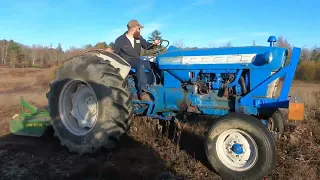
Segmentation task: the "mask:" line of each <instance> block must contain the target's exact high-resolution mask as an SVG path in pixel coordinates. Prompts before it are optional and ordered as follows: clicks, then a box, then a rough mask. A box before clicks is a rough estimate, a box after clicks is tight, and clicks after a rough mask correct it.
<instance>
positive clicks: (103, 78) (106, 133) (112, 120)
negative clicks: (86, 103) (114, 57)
mask: <svg viewBox="0 0 320 180" xmlns="http://www.w3.org/2000/svg"><path fill="white" fill-rule="evenodd" d="M74 80H79V82H81V81H82V82H84V83H86V84H87V85H89V86H88V87H90V89H91V90H93V91H92V92H94V93H93V94H95V97H96V100H97V101H94V102H96V103H93V104H95V105H97V106H94V107H96V110H97V111H96V112H97V116H96V118H93V119H95V121H94V122H95V123H92V124H94V125H93V126H91V129H90V128H89V130H88V128H87V127H85V128H83V129H86V128H87V130H88V132H87V133H80V132H81V131H80V129H79V130H78V131H76V130H74V131H70V129H72V128H71V127H73V126H71V125H74V126H75V123H77V122H78V123H79V121H77V120H76V119H75V118H74V117H73V114H75V110H74V109H73V108H71V106H72V105H73V104H72V103H75V102H74V101H76V100H74V95H73V94H72V93H74V92H76V91H78V90H77V88H76V87H73V88H72V86H71V85H70V88H69V89H70V90H69V91H70V92H67V91H64V90H63V88H64V87H67V86H66V85H68V84H72V83H70V82H71V81H74ZM78 87H79V86H78ZM78 89H79V88H78ZM63 92H65V93H63ZM83 92H84V93H86V92H85V91H83ZM79 96H80V95H79ZM63 97H64V98H63ZM47 98H48V104H49V106H48V111H49V113H50V116H51V119H52V126H53V129H54V131H55V136H57V137H58V138H59V139H60V142H61V145H63V146H66V147H67V148H68V149H69V151H70V152H75V153H78V154H89V153H94V152H96V151H97V150H98V149H100V148H102V147H104V148H107V149H111V148H114V147H115V146H116V145H117V143H118V142H119V138H120V137H121V135H123V134H124V133H126V131H127V130H128V129H129V127H130V125H131V116H132V107H131V104H130V102H131V96H130V93H129V92H128V88H127V80H125V79H123V78H122V77H121V76H120V74H119V69H116V68H114V67H113V66H112V65H111V64H110V62H109V61H104V60H103V59H102V58H100V57H97V56H94V55H82V56H77V57H74V58H72V59H70V60H68V61H66V62H64V64H63V65H62V66H61V67H60V68H59V69H58V70H56V74H55V78H54V79H53V80H52V81H51V82H50V91H49V92H48V93H47ZM68 98H69V100H70V102H71V104H70V103H69V104H68V102H69V101H68ZM71 100H72V101H71ZM59 102H60V103H59ZM61 102H66V103H64V105H61V104H63V103H61ZM59 104H60V108H59ZM70 110H72V113H73V114H72V113H71V112H70V113H68V112H69V111H70ZM79 113H81V112H80V111H79ZM78 117H79V116H78ZM90 117H91V116H90ZM66 119H68V122H70V123H66ZM74 128H76V126H75V127H74ZM83 132H85V131H83Z"/></svg>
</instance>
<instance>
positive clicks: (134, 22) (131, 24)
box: [127, 19, 144, 29]
mask: <svg viewBox="0 0 320 180" xmlns="http://www.w3.org/2000/svg"><path fill="white" fill-rule="evenodd" d="M136 26H138V27H140V28H141V29H142V28H144V26H142V25H141V24H140V23H139V22H138V21H137V20H135V19H133V20H130V21H129V22H128V24H127V27H128V28H132V27H136Z"/></svg>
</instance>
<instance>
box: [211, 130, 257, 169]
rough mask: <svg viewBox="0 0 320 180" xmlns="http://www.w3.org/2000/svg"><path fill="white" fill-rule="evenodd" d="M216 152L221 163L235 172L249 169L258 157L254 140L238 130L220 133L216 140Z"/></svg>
mask: <svg viewBox="0 0 320 180" xmlns="http://www.w3.org/2000/svg"><path fill="white" fill-rule="evenodd" d="M222 147H223V148H222ZM216 151H217V154H218V157H219V158H220V160H221V162H222V163H223V164H225V165H226V166H228V167H229V168H230V169H233V170H235V171H244V170H246V169H249V168H251V167H252V166H253V165H254V164H255V162H256V160H257V157H258V148H257V145H256V144H255V142H254V140H253V139H252V138H251V137H250V136H249V135H248V134H247V133H245V132H244V131H241V130H238V129H230V130H227V131H225V132H223V133H221V135H220V136H219V137H218V139H217V144H216Z"/></svg>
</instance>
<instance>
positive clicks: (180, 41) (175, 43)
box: [172, 39, 185, 48]
mask: <svg viewBox="0 0 320 180" xmlns="http://www.w3.org/2000/svg"><path fill="white" fill-rule="evenodd" d="M172 45H173V46H175V47H177V48H184V47H185V46H184V43H183V40H182V39H180V40H178V41H175V42H174V43H173V44H172Z"/></svg>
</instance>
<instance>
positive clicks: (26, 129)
mask: <svg viewBox="0 0 320 180" xmlns="http://www.w3.org/2000/svg"><path fill="white" fill-rule="evenodd" d="M21 108H22V111H21V113H20V114H15V115H14V116H13V117H12V120H11V121H10V132H11V133H12V134H14V135H20V136H33V137H41V136H42V135H43V134H44V133H45V130H46V128H47V127H48V126H50V125H51V124H50V115H49V113H48V112H47V111H39V110H38V109H37V108H36V107H34V106H32V105H31V104H29V103H27V102H26V101H25V100H24V99H23V97H21ZM25 109H26V110H29V111H30V112H29V113H26V112H24V110H25Z"/></svg>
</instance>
